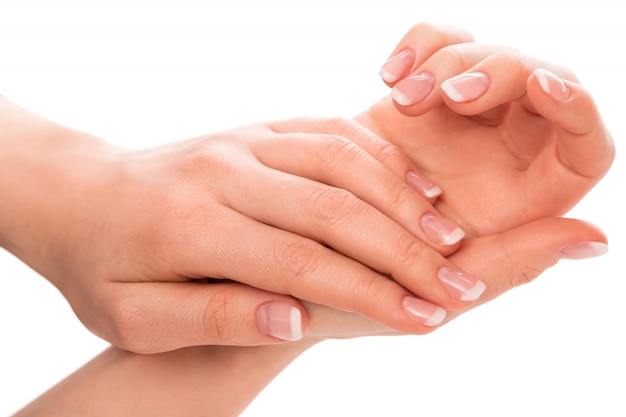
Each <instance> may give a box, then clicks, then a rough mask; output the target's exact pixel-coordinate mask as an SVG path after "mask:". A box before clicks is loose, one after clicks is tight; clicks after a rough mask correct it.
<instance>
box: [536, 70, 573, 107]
mask: <svg viewBox="0 0 626 417" xmlns="http://www.w3.org/2000/svg"><path fill="white" fill-rule="evenodd" d="M533 75H534V76H535V78H537V81H538V82H539V86H540V87H541V89H542V90H543V91H544V92H545V93H546V94H548V95H549V96H550V97H552V98H553V99H554V100H556V101H565V100H567V99H568V98H569V97H570V95H571V93H570V91H569V88H567V86H566V85H565V83H564V82H563V81H562V80H561V79H560V78H559V77H557V76H556V75H554V74H553V73H551V72H550V71H546V70H544V69H541V68H537V69H536V70H535V72H534V73H533Z"/></svg>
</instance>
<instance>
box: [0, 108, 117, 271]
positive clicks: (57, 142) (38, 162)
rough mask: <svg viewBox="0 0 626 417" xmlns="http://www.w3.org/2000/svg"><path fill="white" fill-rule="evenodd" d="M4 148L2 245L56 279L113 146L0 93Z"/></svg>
mask: <svg viewBox="0 0 626 417" xmlns="http://www.w3.org/2000/svg"><path fill="white" fill-rule="evenodd" d="M0 149H1V150H2V151H1V152H0V201H2V204H0V246H2V247H4V248H5V249H7V250H8V251H10V252H12V253H13V254H15V255H16V256H18V257H19V258H21V259H22V260H24V261H25V262H26V263H27V264H29V265H30V266H31V267H33V268H34V269H36V270H37V271H38V272H40V273H42V274H43V275H45V276H46V277H47V278H49V279H51V278H52V280H53V276H54V271H53V268H51V265H52V264H54V262H52V260H53V259H61V253H62V252H67V251H69V250H71V249H70V248H68V247H66V246H64V245H63V244H62V243H63V242H70V240H68V239H65V238H64V236H65V235H67V234H69V233H75V232H76V230H75V229H77V228H76V227H74V228H72V227H71V226H72V224H77V217H78V216H80V215H81V213H84V211H85V210H84V206H85V203H86V202H89V198H90V195H91V194H89V192H88V190H89V188H94V187H90V184H93V185H94V186H95V182H97V181H99V182H102V181H104V176H103V175H101V172H99V170H100V169H101V167H102V166H103V165H104V164H102V163H101V162H102V161H104V160H106V158H110V157H112V155H113V154H112V152H111V150H112V149H113V147H112V146H110V145H108V144H106V143H104V142H103V141H101V140H99V139H97V138H95V137H93V136H90V135H86V134H84V133H80V132H76V131H73V130H71V129H68V128H65V127H62V126H59V125H57V124H54V123H52V122H50V121H48V120H46V119H44V118H42V117H39V116H38V115H36V114H33V113H31V112H29V111H27V110H25V109H22V108H20V107H19V106H17V105H15V104H13V103H11V102H10V101H8V100H6V99H4V98H2V97H0ZM90 203H92V204H93V202H90Z"/></svg>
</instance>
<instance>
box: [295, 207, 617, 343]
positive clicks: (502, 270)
mask: <svg viewBox="0 0 626 417" xmlns="http://www.w3.org/2000/svg"><path fill="white" fill-rule="evenodd" d="M606 243H607V238H606V236H605V235H604V234H603V233H602V231H600V230H599V229H598V228H597V227H595V226H593V225H591V224H589V223H587V222H583V221H580V220H575V219H564V218H544V219H540V220H536V221H534V222H531V223H529V224H526V225H522V226H519V227H516V228H514V229H511V230H509V231H506V232H503V233H498V234H494V235H490V236H484V237H479V238H472V239H468V240H466V241H464V243H463V246H462V247H461V248H460V249H459V250H458V251H457V252H455V253H454V254H453V255H451V256H450V257H449V258H448V259H449V260H450V261H451V262H453V263H454V264H455V265H458V266H459V267H460V268H463V269H464V270H467V271H469V272H470V273H472V274H474V275H476V276H479V277H481V278H482V279H483V280H484V282H485V284H486V286H487V290H486V291H485V292H484V293H483V295H482V296H481V298H480V300H479V301H478V302H477V303H475V304H473V305H471V306H470V307H468V309H467V310H464V311H455V312H451V313H450V314H448V316H447V317H446V320H445V321H444V324H445V323H446V322H449V321H451V320H452V319H454V318H456V317H458V316H459V315H461V314H464V313H465V312H467V311H469V310H470V309H473V308H475V307H477V306H479V305H481V304H484V303H486V302H488V301H490V300H492V299H494V298H496V297H498V296H500V295H501V294H503V293H505V292H506V291H509V290H511V289H513V288H514V287H516V286H519V285H522V284H527V283H530V282H531V281H532V280H534V279H535V278H537V277H538V276H539V275H541V273H543V272H544V271H545V270H546V269H548V268H549V267H551V266H553V265H555V264H557V263H558V262H559V260H561V259H578V258H585V257H591V256H595V255H599V254H602V253H603V252H604V251H605V250H606ZM305 305H306V308H307V310H308V312H309V327H308V332H307V336H306V337H307V338H308V339H310V340H313V341H323V340H325V339H348V338H355V337H362V336H392V335H402V333H399V332H398V331H397V330H395V329H392V328H389V327H387V326H384V325H382V324H380V323H377V322H374V321H371V320H369V319H367V318H365V317H363V316H359V315H357V314H354V313H346V312H341V311H337V310H333V309H331V308H328V307H325V306H320V305H316V304H310V303H305Z"/></svg>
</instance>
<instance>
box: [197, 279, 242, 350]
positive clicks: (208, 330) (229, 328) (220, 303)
mask: <svg viewBox="0 0 626 417" xmlns="http://www.w3.org/2000/svg"><path fill="white" fill-rule="evenodd" d="M236 305H237V304H236V301H235V300H234V299H233V297H232V295H230V294H228V293H224V292H222V291H217V292H215V293H213V294H212V295H211V298H210V299H209V300H208V302H207V303H206V305H205V308H204V314H203V320H202V323H203V326H201V327H200V330H201V331H202V332H203V333H204V334H203V335H201V338H200V340H207V337H209V338H210V340H211V343H213V344H219V345H227V344H233V343H234V342H236V341H238V340H239V339H240V338H241V332H242V331H243V326H240V325H238V323H237V321H238V319H239V315H238V314H237V308H236Z"/></svg>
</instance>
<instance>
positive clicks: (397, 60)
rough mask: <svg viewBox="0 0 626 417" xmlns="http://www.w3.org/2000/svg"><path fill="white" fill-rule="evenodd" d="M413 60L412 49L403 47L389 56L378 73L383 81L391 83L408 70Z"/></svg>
mask: <svg viewBox="0 0 626 417" xmlns="http://www.w3.org/2000/svg"><path fill="white" fill-rule="evenodd" d="M414 61H415V54H414V53H413V51H411V50H408V49H405V50H403V51H400V52H398V53H397V54H396V55H394V56H392V57H391V58H389V60H387V62H385V64H384V65H383V66H382V68H381V69H380V71H379V72H378V75H380V78H382V79H383V80H384V81H386V82H388V83H390V84H393V83H395V82H396V81H398V80H399V79H401V78H402V77H404V76H405V75H406V74H407V73H408V72H409V70H410V69H411V67H412V66H413V62H414Z"/></svg>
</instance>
